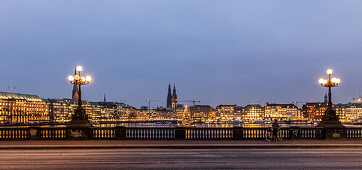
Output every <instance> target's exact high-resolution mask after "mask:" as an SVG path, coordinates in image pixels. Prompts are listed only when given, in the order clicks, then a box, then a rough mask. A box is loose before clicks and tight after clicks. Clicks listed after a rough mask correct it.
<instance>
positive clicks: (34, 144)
mask: <svg viewBox="0 0 362 170" xmlns="http://www.w3.org/2000/svg"><path fill="white" fill-rule="evenodd" d="M137 148H138V149H140V148H149V149H152V148H153V149H275V148H294V149H298V148H304V149H308V148H309V149H313V148H320V149H321V148H362V140H284V141H281V142H267V141H264V140H29V141H0V150H6V149H137Z"/></svg>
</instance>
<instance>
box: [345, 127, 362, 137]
mask: <svg viewBox="0 0 362 170" xmlns="http://www.w3.org/2000/svg"><path fill="white" fill-rule="evenodd" d="M346 138H354V139H362V128H360V127H359V128H354V127H349V128H346Z"/></svg>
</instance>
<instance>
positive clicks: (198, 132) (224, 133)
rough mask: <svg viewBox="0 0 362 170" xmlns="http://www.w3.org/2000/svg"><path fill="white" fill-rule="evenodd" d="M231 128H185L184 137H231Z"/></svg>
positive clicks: (213, 138)
mask: <svg viewBox="0 0 362 170" xmlns="http://www.w3.org/2000/svg"><path fill="white" fill-rule="evenodd" d="M233 136H234V135H233V128H185V139H197V140H203V139H211V140H221V139H233Z"/></svg>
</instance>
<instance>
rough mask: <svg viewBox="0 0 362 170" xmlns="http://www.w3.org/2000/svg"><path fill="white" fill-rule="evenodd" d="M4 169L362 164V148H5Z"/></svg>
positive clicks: (335, 166)
mask: <svg viewBox="0 0 362 170" xmlns="http://www.w3.org/2000/svg"><path fill="white" fill-rule="evenodd" d="M0 169H37V170H41V169H76V170H78V169H87V170H92V169H102V170H103V169H157V170H159V169H187V170H190V169H291V170H296V169H318V170H319V169H326V170H331V169H362V149H355V148H353V149H351V148H348V149H341V148H337V149H280V148H279V149H148V148H147V149H145V148H137V149H45V150H39V149H28V150H1V152H0Z"/></svg>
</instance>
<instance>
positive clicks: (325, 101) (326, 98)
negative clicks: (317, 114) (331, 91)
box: [324, 93, 328, 103]
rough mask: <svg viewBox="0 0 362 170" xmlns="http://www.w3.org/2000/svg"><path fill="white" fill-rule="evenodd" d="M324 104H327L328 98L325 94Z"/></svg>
mask: <svg viewBox="0 0 362 170" xmlns="http://www.w3.org/2000/svg"><path fill="white" fill-rule="evenodd" d="M324 103H328V96H327V93H326V94H325V95H324Z"/></svg>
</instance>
